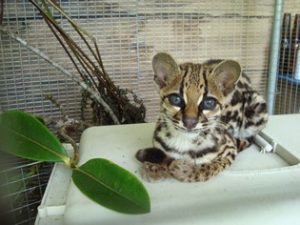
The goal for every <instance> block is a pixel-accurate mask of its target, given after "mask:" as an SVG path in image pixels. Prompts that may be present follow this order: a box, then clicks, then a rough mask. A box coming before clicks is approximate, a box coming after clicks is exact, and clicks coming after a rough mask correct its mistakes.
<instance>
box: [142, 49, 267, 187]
mask: <svg viewBox="0 0 300 225" xmlns="http://www.w3.org/2000/svg"><path fill="white" fill-rule="evenodd" d="M152 66H153V70H154V80H155V82H156V83H157V85H158V86H159V90H160V91H159V94H160V99H161V104H160V105H161V110H160V115H159V119H158V121H157V124H156V128H155V131H154V136H153V147H152V148H146V149H142V150H139V151H138V152H137V154H136V157H137V159H138V160H139V161H141V162H142V163H143V165H142V175H143V177H144V178H146V179H148V180H157V179H161V178H166V177H173V178H175V179H178V180H180V181H185V182H196V181H206V180H208V179H209V178H211V177H213V176H215V175H217V174H218V173H219V172H221V171H222V170H224V169H225V168H227V167H228V166H230V165H231V164H232V162H233V161H234V159H235V157H236V155H237V154H238V152H239V151H241V150H242V149H244V148H246V147H248V146H249V145H250V144H251V141H252V138H253V137H254V136H255V135H256V134H257V133H258V132H259V131H260V130H262V129H263V128H264V126H265V124H266V122H267V118H268V116H267V111H266V102H265V101H264V99H263V98H262V96H260V95H259V94H258V93H257V92H256V91H255V90H254V89H253V88H252V87H251V83H250V80H249V78H248V77H247V76H246V75H245V74H244V73H243V72H242V71H241V67H240V65H239V63H237V62H236V61H233V60H209V61H207V62H204V63H202V64H193V63H184V64H181V65H177V63H176V62H175V60H174V59H173V58H172V57H171V56H170V55H168V54H166V53H158V54H157V55H155V56H154V58H153V61H152Z"/></svg>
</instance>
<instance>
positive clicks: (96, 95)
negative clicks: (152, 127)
mask: <svg viewBox="0 0 300 225" xmlns="http://www.w3.org/2000/svg"><path fill="white" fill-rule="evenodd" d="M0 31H1V32H2V33H5V34H7V35H8V36H9V37H10V38H12V39H14V40H16V41H17V42H18V43H20V44H21V45H22V46H23V47H25V48H27V49H29V50H30V51H32V52H33V53H34V54H36V55H37V56H39V57H41V58H42V59H44V60H45V61H47V62H48V63H49V64H50V65H52V66H53V67H55V68H56V69H57V70H59V71H61V72H62V73H63V74H64V75H66V76H67V77H69V78H71V79H72V80H73V81H75V82H76V83H77V84H78V85H79V86H81V87H82V88H83V89H84V90H85V91H87V92H88V93H89V94H90V96H91V97H92V98H93V99H94V100H95V101H96V102H97V103H99V104H100V105H101V106H102V107H103V108H104V110H105V111H106V112H107V113H108V114H109V115H110V116H111V119H112V120H113V121H114V123H115V124H120V122H119V120H118V118H117V117H116V115H115V114H114V112H113V111H112V109H111V108H110V106H109V105H108V104H107V103H106V102H105V101H104V100H103V98H102V97H101V96H100V94H99V93H97V92H96V91H94V90H93V89H91V88H90V87H89V86H88V85H87V84H86V83H85V82H83V81H81V80H79V79H78V78H77V77H76V76H75V75H73V74H72V73H70V72H69V71H67V70H66V69H64V68H63V67H62V66H60V65H59V64H57V63H56V62H54V61H53V60H51V59H50V58H49V57H48V56H47V55H46V54H44V53H43V52H42V51H40V50H39V49H37V48H34V47H32V46H30V45H28V43H27V42H26V41H25V40H23V39H22V38H20V37H18V36H16V35H15V34H14V33H12V32H11V31H9V30H7V29H6V28H5V27H2V26H0Z"/></svg>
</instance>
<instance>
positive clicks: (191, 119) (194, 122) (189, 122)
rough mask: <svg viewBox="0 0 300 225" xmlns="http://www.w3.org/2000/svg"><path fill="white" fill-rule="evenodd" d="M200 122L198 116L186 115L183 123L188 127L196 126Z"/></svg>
mask: <svg viewBox="0 0 300 225" xmlns="http://www.w3.org/2000/svg"><path fill="white" fill-rule="evenodd" d="M197 123H198V118H196V117H184V118H183V124H184V126H185V127H186V128H187V129H192V128H194V127H195V126H196V125H197Z"/></svg>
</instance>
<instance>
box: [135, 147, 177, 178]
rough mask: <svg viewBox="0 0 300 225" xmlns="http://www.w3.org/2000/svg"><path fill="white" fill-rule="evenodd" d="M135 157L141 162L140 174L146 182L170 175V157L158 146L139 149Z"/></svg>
mask: <svg viewBox="0 0 300 225" xmlns="http://www.w3.org/2000/svg"><path fill="white" fill-rule="evenodd" d="M135 157H136V158H137V160H139V161H140V162H142V163H143V164H142V167H141V176H142V178H143V179H144V180H146V181H148V182H154V181H158V180H162V179H166V178H168V177H171V175H170V173H169V171H168V165H169V164H170V163H171V161H172V159H171V158H170V157H169V156H167V155H166V154H165V153H164V152H163V151H162V150H160V149H158V148H146V149H141V150H139V151H138V152H137V153H136V155H135Z"/></svg>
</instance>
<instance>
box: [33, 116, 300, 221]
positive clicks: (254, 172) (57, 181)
mask: <svg viewBox="0 0 300 225" xmlns="http://www.w3.org/2000/svg"><path fill="white" fill-rule="evenodd" d="M299 125H300V115H293V116H273V117H271V118H270V121H269V123H268V127H267V128H266V129H265V131H264V136H265V137H266V138H267V139H269V140H272V142H273V143H276V144H277V145H276V152H277V153H273V154H263V153H260V152H259V151H258V150H257V147H256V146H252V147H251V148H250V149H247V150H245V151H243V152H242V153H240V154H239V156H238V157H237V159H236V161H235V163H234V164H233V166H232V167H230V168H229V169H228V170H227V171H224V172H222V173H221V174H220V175H219V176H217V177H215V178H213V179H211V180H209V181H208V182H204V183H180V182H178V181H176V180H166V181H163V182H159V183H147V182H144V184H145V186H146V188H147V190H148V191H149V194H150V198H151V203H152V207H151V210H152V211H151V213H150V214H146V215H138V216H132V215H124V214H120V213H116V212H113V211H111V210H109V209H106V208H103V207H101V206H99V205H97V204H95V203H94V202H92V201H91V200H89V199H88V198H86V197H85V196H84V195H83V194H81V193H80V191H79V190H78V189H77V188H76V187H75V186H74V184H73V183H72V182H71V179H70V175H71V172H70V171H69V170H68V169H67V168H65V167H64V166H63V165H61V164H57V165H56V166H55V167H54V170H53V172H52V175H51V179H50V182H49V184H48V187H47V190H46V193H45V195H44V198H43V201H42V203H41V206H40V207H39V212H38V216H37V219H36V223H35V224H36V225H45V224H57V225H59V224H66V225H68V224H72V225H77V224H78V225H79V224H105V225H109V224H123V225H124V224H130V225H134V224H136V225H138V224H139V225H140V224H143V225H146V224H172V225H177V224H178V225H179V224H200V223H201V224H255V225H256V224H265V225H267V224H272V225H276V224H280V225H281V224H285V225H287V224H299V223H300V219H299V212H300V188H299V187H300V164H299V162H300V138H298V134H300V132H299V127H300V126H299ZM285 126H288V128H285ZM153 129H154V124H136V125H123V126H105V127H93V128H90V129H88V130H86V131H85V132H84V134H83V135H82V138H81V142H80V151H81V159H80V164H83V163H84V162H86V161H87V160H89V159H90V158H96V157H102V158H107V159H109V160H111V161H113V162H115V163H117V164H119V165H120V166H122V167H124V168H126V169H128V170H129V171H131V172H133V173H134V174H136V175H137V176H139V173H138V168H139V166H140V165H139V163H138V162H137V160H136V159H135V158H134V154H135V152H136V151H137V150H138V149H140V148H144V147H149V146H151V137H152V132H153ZM287 131H289V133H287ZM280 132H283V133H280ZM283 137H284V138H283ZM291 143H292V144H291ZM286 146H288V148H287V147H286ZM289 149H291V150H289Z"/></svg>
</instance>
